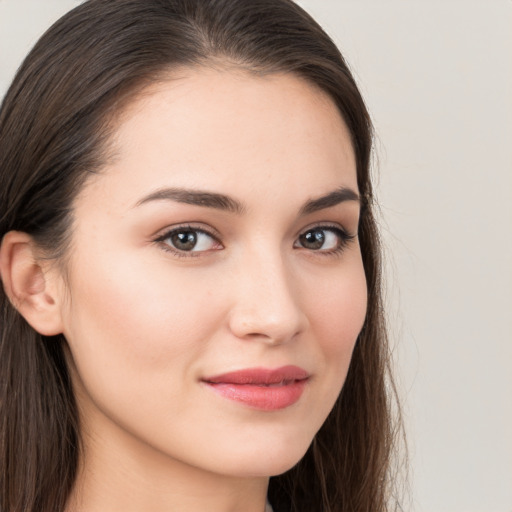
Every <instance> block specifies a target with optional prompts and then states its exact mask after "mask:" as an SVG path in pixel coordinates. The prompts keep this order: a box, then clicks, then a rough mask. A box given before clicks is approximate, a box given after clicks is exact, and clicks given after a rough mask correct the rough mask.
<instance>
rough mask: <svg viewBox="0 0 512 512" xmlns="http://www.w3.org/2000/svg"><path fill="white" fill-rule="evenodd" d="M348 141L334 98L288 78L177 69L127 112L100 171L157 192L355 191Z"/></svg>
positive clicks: (289, 75) (133, 188) (133, 102)
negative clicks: (190, 189) (346, 188)
mask: <svg viewBox="0 0 512 512" xmlns="http://www.w3.org/2000/svg"><path fill="white" fill-rule="evenodd" d="M350 140H351V139H350V135H349V133H348V130H347V128H346V125H345V123H344V122H343V120H342V118H341V115H340V113H339V111H338V109H337V107H336V105H335V104H334V102H333V100H332V99H331V98H330V97H329V96H328V95H327V94H326V93H324V92H323V91H321V90H320V89H319V88H317V87H315V86H314V85H311V84H310V83H309V82H307V81H305V80H303V79H301V78H299V77H297V76H295V75H291V74H270V75H265V76H260V75H254V74H251V73H249V72H246V71H239V70H222V69H220V70H219V69H212V68H199V69H183V70H181V71H180V72H177V73H173V74H172V75H171V76H169V77H167V78H166V79H163V80H161V81H159V82H158V83H156V84H154V85H151V86H150V87H148V88H146V89H145V90H144V91H143V92H142V93H141V94H140V95H139V96H138V97H137V98H136V99H135V100H134V101H132V102H131V103H130V104H129V105H128V106H127V107H126V108H125V110H124V111H123V112H122V115H121V116H119V118H118V123H117V128H116V130H115V131H114V135H113V138H112V149H113V152H112V153H113V154H114V155H115V157H114V160H113V161H112V162H111V163H110V164H109V165H108V166H107V167H106V169H104V172H103V173H100V175H105V174H107V175H110V176H111V177H115V176H118V178H119V179H122V181H123V183H124V184H125V185H131V186H132V192H135V191H136V190H137V191H138V192H139V193H142V192H143V191H142V190H141V189H142V188H144V189H145V190H146V191H150V189H151V188H153V189H154V188H158V187H162V186H175V187H176V186H178V187H179V186H183V187H191V186H192V187H201V188H203V189H204V188H207V189H210V190H215V191H221V192H222V191H226V189H227V188H229V189H230V190H231V191H232V192H233V193H234V194H235V195H236V194H238V193H240V194H244V193H247V192H248V191H252V193H254V194H257V193H258V192H261V193H268V192H269V191H268V187H270V186H272V187H285V188H286V190H288V191H289V192H291V191H292V190H293V189H294V188H297V187H298V188H301V187H302V189H303V188H304V186H306V187H310V188H311V191H310V193H311V195H321V194H322V193H323V192H324V189H333V188H337V187H339V186H350V187H352V188H354V189H355V190H357V179H356V171H355V167H356V166H355V158H354V152H353V148H352V144H351V142H350ZM315 187H316V188H318V190H315ZM266 189H267V190H266ZM131 200H132V202H133V201H136V197H132V198H131Z"/></svg>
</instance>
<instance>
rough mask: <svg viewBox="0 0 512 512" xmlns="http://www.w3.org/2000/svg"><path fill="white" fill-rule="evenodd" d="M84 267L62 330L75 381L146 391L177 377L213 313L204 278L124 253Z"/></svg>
mask: <svg viewBox="0 0 512 512" xmlns="http://www.w3.org/2000/svg"><path fill="white" fill-rule="evenodd" d="M83 268H84V267H83ZM85 268H86V271H85V272H81V273H80V275H77V276H76V278H75V280H74V282H73V283H72V286H71V290H72V293H71V301H70V309H69V311H68V314H67V315H66V316H67V332H66V333H65V334H66V337H67V339H68V341H69V344H70V347H71V352H72V354H73V357H74V360H75V364H76V366H77V368H78V371H79V374H80V376H81V378H82V379H83V380H84V381H85V380H87V379H89V380H90V382H91V386H98V387H99V386H109V385H110V384H111V383H112V382H114V381H115V382H117V387H122V386H120V384H121V383H124V384H123V385H126V386H127V387H128V388H129V387H130V383H133V382H134V380H136V381H137V385H138V386H139V387H143V388H145V387H147V388H148V389H150V388H151V386H153V385H156V384H157V383H161V380H162V379H169V378H170V376H172V379H173V380H175V381H176V382H180V380H181V381H183V380H184V376H185V375H186V374H188V373H189V372H191V371H193V362H194V360H196V359H197V358H198V356H199V354H200V353H201V352H202V351H203V350H204V346H205V342H206V341H207V339H208V333H209V332H210V333H211V332H214V331H215V329H216V327H217V323H218V319H219V317H220V315H219V313H218V311H217V309H218V308H217V309H216V305H215V303H214V301H212V299H211V293H210V290H209V286H208V283H207V282H206V283H205V282H204V281H202V282H200V283H198V282H196V281H191V280H190V279H187V276H186V273H184V272H175V273H172V275H171V274H170V272H169V270H168V268H167V271H166V267H165V262H164V263H163V264H162V265H161V266H159V265H155V263H154V262H152V264H151V265H150V264H145V262H144V261H143V260H142V261H141V260H139V261H136V260H135V259H130V258H126V257H124V258H103V259H101V260H99V261H98V260H96V262H95V264H94V267H92V266H89V267H85ZM198 287H200V290H199V289H198ZM198 318H201V321H200V322H199V321H198Z"/></svg>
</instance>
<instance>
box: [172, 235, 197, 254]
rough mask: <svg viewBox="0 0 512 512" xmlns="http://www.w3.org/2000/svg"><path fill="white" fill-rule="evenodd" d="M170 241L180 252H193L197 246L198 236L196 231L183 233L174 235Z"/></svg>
mask: <svg viewBox="0 0 512 512" xmlns="http://www.w3.org/2000/svg"><path fill="white" fill-rule="evenodd" d="M169 240H170V241H171V242H172V245H173V246H174V248H175V249H178V250H180V251H192V250H194V247H195V246H196V245H197V234H196V233H195V232H194V231H182V232H179V233H173V234H172V235H171V236H170V237H169Z"/></svg>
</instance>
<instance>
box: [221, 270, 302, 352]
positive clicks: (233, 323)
mask: <svg viewBox="0 0 512 512" xmlns="http://www.w3.org/2000/svg"><path fill="white" fill-rule="evenodd" d="M237 289H238V294H237V296H236V299H235V303H234V304H233V308H232V310H231V313H230V317H229V326H230V329H231V332H232V333H233V334H234V335H235V336H237V337H238V338H240V339H245V340H259V341H263V342H265V343H267V344H273V345H276V344H282V343H285V342H287V341H290V340H292V339H294V338H295V337H296V336H297V335H298V334H300V333H301V332H303V331H304V330H305V329H306V326H307V316H306V314H305V312H304V311H303V309H302V308H301V306H300V301H299V296H298V293H297V290H296V289H295V288H294V286H292V283H291V279H290V278H289V277H288V276H287V273H286V271H285V269H284V268H280V269H279V271H276V270H275V269H274V270H273V271H270V270H265V271H263V272H254V271H253V272H250V271H246V273H245V275H244V276H243V277H242V278H240V279H239V280H238V286H237Z"/></svg>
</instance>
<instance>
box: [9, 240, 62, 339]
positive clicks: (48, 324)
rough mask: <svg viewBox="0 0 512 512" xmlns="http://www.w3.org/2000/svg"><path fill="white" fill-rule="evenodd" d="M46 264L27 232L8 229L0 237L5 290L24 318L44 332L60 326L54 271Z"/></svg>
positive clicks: (56, 330) (57, 331) (51, 333)
mask: <svg viewBox="0 0 512 512" xmlns="http://www.w3.org/2000/svg"><path fill="white" fill-rule="evenodd" d="M45 263H47V264H46V265H45ZM45 267H47V268H45ZM49 268H50V264H49V262H45V261H44V260H40V258H38V257H37V246H36V244H35V242H34V240H33V239H32V237H31V236H30V235H27V234H26V233H22V232H20V231H9V233H7V234H6V235H5V236H4V237H3V240H2V245H1V247H0V276H1V278H2V282H3V285H4V289H5V293H6V294H7V296H8V297H9V300H10V301H11V303H12V304H13V306H14V307H15V308H16V309H17V310H18V311H19V312H20V314H21V315H22V316H23V317H24V318H25V320H26V321H27V322H28V323H29V324H30V325H31V326H32V327H33V328H34V329H35V330H36V331H37V332H39V333H40V334H42V335H44V336H54V335H56V334H60V333H61V332H62V329H63V326H62V317H61V310H60V302H61V301H60V298H61V297H60V295H61V293H60V292H59V286H58V284H59V282H58V278H57V276H56V274H57V271H56V269H55V268H53V269H52V270H51V271H50V270H49ZM60 288H61V289H62V287H60Z"/></svg>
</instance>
